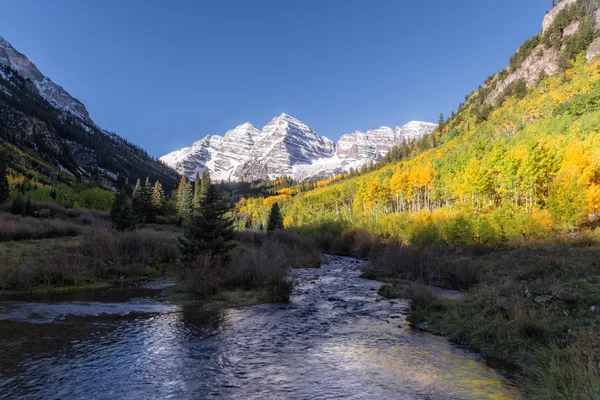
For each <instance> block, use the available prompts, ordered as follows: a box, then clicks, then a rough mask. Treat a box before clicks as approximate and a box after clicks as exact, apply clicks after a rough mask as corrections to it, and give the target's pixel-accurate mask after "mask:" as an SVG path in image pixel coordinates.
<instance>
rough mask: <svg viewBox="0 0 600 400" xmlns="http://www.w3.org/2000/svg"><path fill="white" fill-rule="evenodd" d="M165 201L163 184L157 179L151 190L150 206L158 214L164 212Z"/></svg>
mask: <svg viewBox="0 0 600 400" xmlns="http://www.w3.org/2000/svg"><path fill="white" fill-rule="evenodd" d="M166 202H167V198H166V197H165V191H164V189H163V186H162V184H161V183H160V182H159V181H156V183H155V184H154V189H153V191H152V208H153V209H154V212H155V213H156V214H159V215H162V214H164V211H165V203H166Z"/></svg>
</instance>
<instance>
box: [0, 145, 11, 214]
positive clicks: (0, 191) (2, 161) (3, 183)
mask: <svg viewBox="0 0 600 400" xmlns="http://www.w3.org/2000/svg"><path fill="white" fill-rule="evenodd" d="M7 175H8V171H7V167H6V158H5V156H4V154H3V153H1V152H0V204H2V203H6V202H7V201H8V197H9V195H10V188H9V187H8V176H7Z"/></svg>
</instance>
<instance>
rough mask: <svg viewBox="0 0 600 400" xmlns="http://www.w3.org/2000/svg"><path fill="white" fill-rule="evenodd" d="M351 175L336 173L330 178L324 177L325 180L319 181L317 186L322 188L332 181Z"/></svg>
mask: <svg viewBox="0 0 600 400" xmlns="http://www.w3.org/2000/svg"><path fill="white" fill-rule="evenodd" d="M349 176H350V174H340V175H336V176H334V177H332V178H329V179H323V180H321V181H318V182H317V187H318V188H321V187H325V186H329V185H331V184H332V183H334V182H337V181H339V180H342V179H344V178H348V177H349Z"/></svg>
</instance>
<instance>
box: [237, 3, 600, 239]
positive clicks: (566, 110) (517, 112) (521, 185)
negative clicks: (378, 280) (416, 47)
mask: <svg viewBox="0 0 600 400" xmlns="http://www.w3.org/2000/svg"><path fill="white" fill-rule="evenodd" d="M586 7H589V2H586V1H581V2H576V3H574V4H573V5H570V6H567V7H565V8H564V9H563V10H562V11H561V13H560V14H559V15H558V17H557V18H556V20H555V21H554V24H557V26H558V27H559V28H560V27H561V26H562V27H563V28H564V27H565V26H568V25H570V24H572V23H573V21H580V22H581V27H580V31H579V33H578V34H575V35H572V36H569V37H566V38H565V39H564V40H562V41H560V40H559V41H557V42H556V43H555V44H554V46H558V48H562V53H561V59H564V58H565V57H567V61H568V62H567V63H566V64H564V69H563V70H561V71H558V72H557V73H555V74H554V75H552V76H540V78H539V80H537V81H535V82H533V83H531V84H530V85H529V87H527V85H526V84H525V82H524V81H522V82H520V83H516V84H510V85H508V86H507V87H506V89H505V90H504V92H503V93H502V95H501V96H500V97H501V98H502V99H503V100H502V101H501V102H498V103H497V104H495V103H494V102H492V101H490V100H489V98H490V93H491V92H493V91H494V90H495V88H496V87H497V86H498V85H501V84H502V80H503V79H504V78H505V77H506V75H507V74H508V73H509V71H510V70H513V69H514V68H517V65H518V61H517V60H516V59H515V57H513V58H512V59H511V60H512V66H511V67H509V68H507V69H506V70H503V71H502V72H500V73H498V74H496V75H495V76H492V77H491V78H489V79H488V82H487V83H486V84H485V85H483V86H481V87H480V88H479V89H478V90H477V91H475V92H474V93H472V94H471V95H470V96H468V97H467V98H466V101H465V103H464V104H462V105H461V106H460V108H459V110H458V111H457V112H456V113H455V114H453V116H452V117H451V118H449V119H448V120H447V121H443V123H440V128H439V129H438V130H437V131H436V132H434V133H433V134H432V136H433V137H432V138H430V139H429V143H430V145H429V146H428V147H429V149H423V146H420V147H417V146H413V147H412V149H409V150H410V153H409V154H405V155H404V156H403V157H400V159H404V160H403V161H401V162H397V163H391V164H388V165H386V166H384V167H382V168H380V169H377V170H374V171H372V172H368V173H363V174H359V176H355V177H352V178H349V179H348V177H347V176H344V177H338V178H339V179H333V180H330V181H327V182H323V184H320V185H317V186H318V187H317V188H315V189H314V190H310V191H306V192H302V193H299V194H296V193H295V191H294V189H283V191H285V193H283V192H281V193H278V195H277V196H273V197H272V198H265V199H264V200H262V203H263V206H261V205H260V204H259V203H260V202H257V201H256V200H254V199H244V200H243V202H240V203H239V204H238V211H239V212H240V213H241V214H243V215H246V216H247V215H250V216H251V218H252V219H261V220H262V221H265V218H266V216H265V215H266V214H265V213H266V211H267V210H268V209H269V207H268V205H269V204H272V203H273V202H275V201H277V202H279V203H280V204H283V207H282V212H283V215H284V217H285V224H286V226H287V227H310V226H314V225H322V224H330V223H332V222H335V223H339V224H341V225H344V226H359V227H366V228H369V229H371V230H373V231H374V232H376V233H379V234H382V235H385V236H398V237H401V238H402V239H404V240H405V241H407V242H421V241H423V240H425V241H430V242H432V241H436V240H440V239H442V240H444V241H446V242H458V243H468V242H473V241H477V242H484V243H492V242H497V241H500V240H507V239H515V238H523V237H529V236H547V235H549V234H550V233H552V232H555V231H572V230H576V229H578V228H580V227H582V226H585V225H587V224H593V223H595V221H596V219H597V217H598V215H599V214H598V213H599V211H600V150H599V149H600V146H599V145H598V144H599V141H600V63H599V62H598V61H595V60H591V62H589V61H588V60H587V59H586V50H587V48H588V46H589V44H590V43H591V42H592V41H593V39H594V38H595V37H597V36H598V33H597V32H598V31H597V28H596V27H595V25H594V24H595V22H594V21H593V19H592V18H595V14H594V12H592V11H595V10H596V9H597V5H596V7H595V8H593V10H592V11H590V10H587V11H586ZM556 32H561V31H560V29H558V28H556V27H550V28H549V29H547V30H546V33H545V34H544V36H541V37H540V38H538V39H533V40H534V41H544V40H547V39H546V35H549V36H548V37H552V38H554V37H555V36H556ZM561 34H562V32H561ZM579 34H580V35H581V36H577V35H579ZM574 36H577V37H574ZM536 38H537V37H536ZM548 40H550V39H548ZM553 40H555V39H553ZM579 41H581V43H580V42H579ZM572 43H577V44H572ZM527 46H529V45H527V44H526V45H524V46H523V47H521V48H520V49H519V51H518V52H517V57H516V58H517V59H520V58H523V57H524V56H523V55H521V52H523V51H526V48H527ZM571 46H575V48H576V49H579V50H580V51H578V52H574V51H573V50H572V47H571ZM458 243H452V244H458Z"/></svg>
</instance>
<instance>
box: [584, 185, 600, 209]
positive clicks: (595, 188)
mask: <svg viewBox="0 0 600 400" xmlns="http://www.w3.org/2000/svg"><path fill="white" fill-rule="evenodd" d="M585 200H586V205H587V210H588V212H589V213H591V214H594V213H597V212H598V211H600V185H598V184H595V183H592V184H591V185H590V186H589V187H588V188H587V190H586V192H585Z"/></svg>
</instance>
